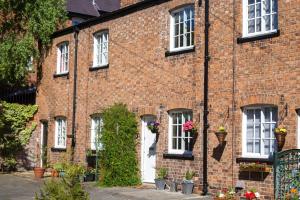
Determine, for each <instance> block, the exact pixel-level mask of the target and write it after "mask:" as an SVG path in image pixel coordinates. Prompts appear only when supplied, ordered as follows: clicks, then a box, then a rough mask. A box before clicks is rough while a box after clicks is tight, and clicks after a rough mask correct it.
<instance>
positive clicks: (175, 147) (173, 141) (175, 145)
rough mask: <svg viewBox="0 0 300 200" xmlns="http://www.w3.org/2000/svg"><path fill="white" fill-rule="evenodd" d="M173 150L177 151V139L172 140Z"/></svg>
mask: <svg viewBox="0 0 300 200" xmlns="http://www.w3.org/2000/svg"><path fill="white" fill-rule="evenodd" d="M172 149H177V139H176V138H173V140H172Z"/></svg>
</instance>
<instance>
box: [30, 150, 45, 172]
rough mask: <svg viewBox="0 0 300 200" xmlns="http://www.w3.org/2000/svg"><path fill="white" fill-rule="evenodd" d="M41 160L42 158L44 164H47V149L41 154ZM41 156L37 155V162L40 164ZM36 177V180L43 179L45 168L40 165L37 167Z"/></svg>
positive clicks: (35, 169) (35, 170)
mask: <svg viewBox="0 0 300 200" xmlns="http://www.w3.org/2000/svg"><path fill="white" fill-rule="evenodd" d="M40 156H41V158H42V162H45V160H46V159H47V158H46V156H45V149H44V148H43V149H42V153H41V155H40ZM39 160H40V159H39V155H37V162H39ZM33 171H34V176H35V178H43V177H44V173H45V168H44V167H41V166H39V165H37V166H36V167H35V168H34V169H33Z"/></svg>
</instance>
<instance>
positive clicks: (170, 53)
mask: <svg viewBox="0 0 300 200" xmlns="http://www.w3.org/2000/svg"><path fill="white" fill-rule="evenodd" d="M191 52H195V46H194V47H193V48H190V49H183V50H179V51H166V52H165V57H169V56H176V55H180V54H185V53H191Z"/></svg>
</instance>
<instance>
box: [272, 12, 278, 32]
mask: <svg viewBox="0 0 300 200" xmlns="http://www.w3.org/2000/svg"><path fill="white" fill-rule="evenodd" d="M277 29H278V19H277V14H273V15H272V30H277Z"/></svg>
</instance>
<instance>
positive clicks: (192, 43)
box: [191, 32, 194, 45]
mask: <svg viewBox="0 0 300 200" xmlns="http://www.w3.org/2000/svg"><path fill="white" fill-rule="evenodd" d="M191 45H194V32H192V42H191Z"/></svg>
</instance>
